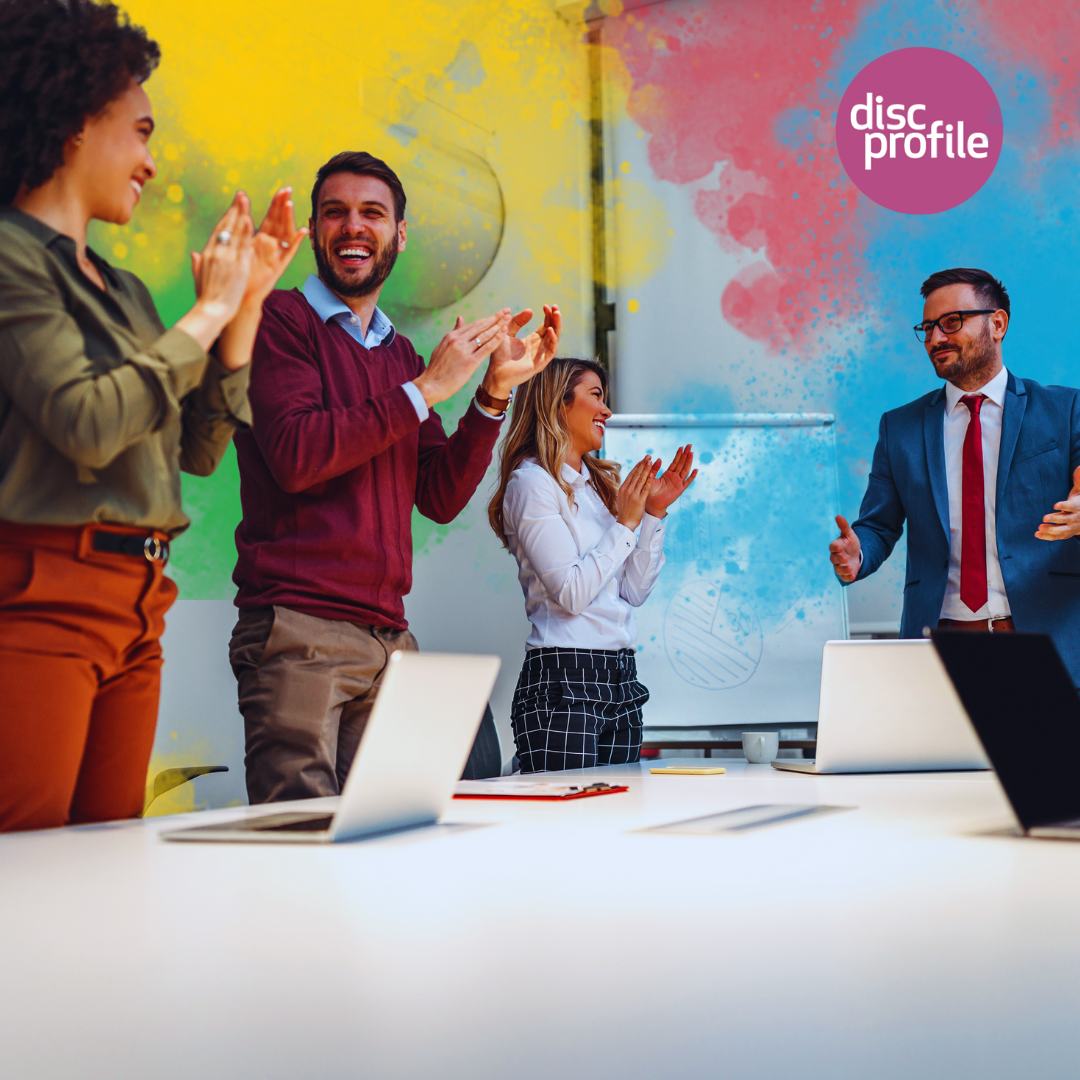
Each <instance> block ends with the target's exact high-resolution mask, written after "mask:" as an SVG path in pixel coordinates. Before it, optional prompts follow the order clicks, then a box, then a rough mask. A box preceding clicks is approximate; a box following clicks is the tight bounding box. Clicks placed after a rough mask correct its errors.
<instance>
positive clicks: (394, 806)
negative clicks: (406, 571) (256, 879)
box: [161, 652, 500, 844]
mask: <svg viewBox="0 0 1080 1080" xmlns="http://www.w3.org/2000/svg"><path fill="white" fill-rule="evenodd" d="M499 663H500V661H499V658H498V657H497V656H455V655H450V654H441V653H415V652H396V653H394V654H393V655H392V656H391V657H390V661H389V663H388V664H387V668H386V674H385V675H384V676H383V681H382V685H381V686H380V687H379V693H378V696H377V697H376V699H375V705H374V707H373V708H372V710H371V717H370V719H369V720H368V723H367V727H365V728H364V734H363V736H362V738H361V740H360V746H359V747H358V749H357V751H356V757H355V758H354V759H353V763H352V768H351V769H350V770H349V776H348V778H347V779H346V781H345V789H344V790H343V791H342V793H341V799H340V802H339V803H338V807H337V811H336V813H333V814H327V813H326V811H325V810H324V811H322V812H319V811H311V810H308V811H298V810H293V811H286V812H284V813H279V814H268V815H266V816H262V817H249V818H239V819H237V820H235V821H225V822H220V823H219V824H216V825H199V826H196V827H194V828H188V829H177V830H175V831H174V832H166V833H162V834H161V835H162V837H163V838H164V839H166V840H244V841H249V840H261V841H275V842H278V843H281V842H291V843H306V844H311V843H319V844H327V843H331V844H332V843H336V842H338V841H341V840H355V839H356V838H357V837H361V836H370V835H371V834H373V833H385V832H392V831H394V830H396V829H405V828H410V827H414V826H419V825H430V824H433V823H435V822H436V821H438V820H439V817H440V816H441V815H442V814H443V813H444V811H445V810H446V808H447V807H448V806H449V805H450V800H451V799H452V798H453V795H454V785H455V784H456V783H457V781H458V778H459V777H460V776H461V773H462V770H463V769H464V768H465V763H466V762H467V761H468V759H469V751H470V750H471V749H472V744H473V740H474V739H475V738H476V732H477V730H478V729H479V727H480V721H481V720H482V719H483V716H484V706H485V705H486V704H487V700H488V698H489V697H490V696H491V689H492V687H493V686H494V685H495V676H496V675H498V673H499Z"/></svg>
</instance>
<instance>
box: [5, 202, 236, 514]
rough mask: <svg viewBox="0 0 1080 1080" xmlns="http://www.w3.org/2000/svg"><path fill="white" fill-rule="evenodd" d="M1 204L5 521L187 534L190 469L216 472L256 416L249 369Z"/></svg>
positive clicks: (120, 275)
mask: <svg viewBox="0 0 1080 1080" xmlns="http://www.w3.org/2000/svg"><path fill="white" fill-rule="evenodd" d="M87 254H88V256H89V257H90V258H91V259H92V260H93V261H94V265H95V266H97V268H98V269H99V270H100V272H101V276H102V278H103V279H104V281H105V284H106V288H105V290H104V291H102V290H101V289H99V288H98V287H97V286H96V285H95V284H94V283H93V282H92V281H90V279H89V278H88V277H86V275H85V274H83V272H82V271H81V270H80V269H79V266H78V263H77V262H76V259H75V242H74V240H72V239H71V237H69V236H64V235H62V234H61V233H58V232H56V231H55V230H54V229H51V228H49V226H47V225H45V224H44V223H42V222H40V221H38V220H37V219H36V218H33V217H31V216H30V215H29V214H24V213H23V212H22V211H21V210H17V209H15V208H14V207H11V206H0V520H3V521H13V522H19V523H21V524H28V525H29V524H32V525H82V524H85V523H88V522H95V521H100V522H110V523H113V524H118V525H136V526H144V527H146V528H148V529H160V530H161V531H163V532H166V533H169V534H170V535H175V534H176V533H178V532H181V531H182V530H184V529H186V528H187V526H188V525H189V524H190V522H189V520H188V518H187V517H185V516H184V513H183V511H182V510H181V508H180V470H181V469H183V470H184V471H185V472H189V473H194V474H195V475H196V476H208V475H209V474H210V473H212V472H213V471H214V469H215V468H216V467H217V465H218V463H219V462H220V461H221V458H222V456H223V455H224V453H225V450H226V447H227V446H228V444H229V441H230V440H231V439H232V436H233V432H234V431H235V430H236V429H237V428H241V427H246V426H247V425H248V424H249V423H250V421H251V413H250V411H249V408H248V401H247V387H248V370H249V369H248V368H247V367H244V368H241V369H240V370H239V371H235V372H229V371H226V370H225V369H224V368H223V367H222V366H221V365H220V364H219V363H218V361H217V360H216V359H214V358H213V357H211V356H209V355H208V354H207V353H206V352H204V351H203V349H202V347H201V346H200V345H199V344H198V343H197V342H196V341H195V340H194V339H193V338H192V337H190V336H189V335H188V334H185V333H184V332H183V331H182V330H175V329H174V330H166V329H165V327H164V326H163V325H162V322H161V319H160V318H159V317H158V313H157V309H156V308H155V307H154V301H153V300H152V299H151V297H150V293H149V292H148V290H147V288H146V286H145V285H143V283H142V282H141V281H140V280H139V279H138V278H137V277H135V275H134V274H131V273H128V272H127V271H125V270H117V269H116V268H115V267H112V266H109V264H108V263H106V262H105V261H104V260H103V259H101V258H100V257H99V256H97V255H96V254H94V253H93V252H91V251H89V249H88V251H87Z"/></svg>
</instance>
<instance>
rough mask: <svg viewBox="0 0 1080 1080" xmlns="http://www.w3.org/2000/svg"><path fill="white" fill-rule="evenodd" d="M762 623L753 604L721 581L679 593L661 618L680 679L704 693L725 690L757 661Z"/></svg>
mask: <svg viewBox="0 0 1080 1080" xmlns="http://www.w3.org/2000/svg"><path fill="white" fill-rule="evenodd" d="M763 637H764V635H763V634H762V631H761V622H760V620H759V619H758V617H757V613H756V612H755V611H754V606H753V604H751V603H750V601H749V600H748V599H747V598H746V597H745V596H743V595H742V593H740V592H739V591H738V590H737V589H733V588H732V587H731V586H730V585H725V584H723V583H722V582H719V581H695V582H693V583H691V584H690V585H687V586H686V587H684V588H682V589H680V590H679V591H678V592H677V593H676V594H675V595H674V596H673V597H672V598H671V603H670V604H668V609H667V614H666V615H665V616H664V648H665V650H666V651H667V655H668V660H669V661H670V662H671V666H672V668H674V670H675V672H676V673H677V674H678V675H679V677H680V678H681V679H684V680H685V681H686V682H688V683H690V684H691V685H692V686H699V687H701V688H702V689H703V690H729V689H731V688H732V687H735V686H741V685H742V684H743V683H744V682H746V681H747V680H748V679H750V678H752V676H753V674H754V672H755V671H757V668H758V664H760V663H761V650H762V644H763Z"/></svg>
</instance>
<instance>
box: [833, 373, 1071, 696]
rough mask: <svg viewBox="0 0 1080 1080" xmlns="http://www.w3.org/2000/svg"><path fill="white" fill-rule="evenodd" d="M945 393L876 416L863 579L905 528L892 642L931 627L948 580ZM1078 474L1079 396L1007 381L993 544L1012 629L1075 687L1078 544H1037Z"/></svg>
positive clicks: (863, 517) (862, 515)
mask: <svg viewBox="0 0 1080 1080" xmlns="http://www.w3.org/2000/svg"><path fill="white" fill-rule="evenodd" d="M944 423H945V389H944V387H942V388H941V389H940V390H935V391H934V392H933V393H931V394H927V395H926V396H925V397H922V398H919V399H918V400H917V401H913V402H911V404H910V405H904V406H902V407H901V408H899V409H893V410H892V411H891V412H887V413H885V415H884V416H883V417H882V418H881V426H880V428H879V430H878V444H877V447H876V449H875V450H874V463H873V465H872V466H871V469H870V480H869V483H868V485H867V488H866V495H865V496H864V498H863V501H862V506H861V507H860V509H859V518H858V520H857V521H856V522H855V524H854V525H853V526H852V528H853V529H854V530H855V533H856V534H857V535H858V537H859V541H860V543H861V544H862V553H863V564H862V568H861V569H860V571H859V579H862V578H864V577H866V576H867V575H868V574H872V573H873V572H874V571H875V570H876V569H877V568H878V567H879V566H880V565H881V564H882V563H883V562H884V561H885V560H886V559H887V558H888V557H889V555H890V553H891V552H892V549H893V547H894V546H895V544H896V541H897V540H899V539H900V535H901V533H902V531H903V528H904V519H905V518H906V519H907V523H908V546H907V575H906V577H905V579H904V580H905V584H904V613H903V616H902V618H901V621H900V636H901V637H905V638H914V637H920V636H921V635H922V629H923V627H924V626H930V627H936V626H937V624H938V619H939V618H940V617H941V605H942V603H943V602H944V600H945V586H946V584H947V582H948V577H949V488H948V482H947V480H946V477H945V444H944V438H943V432H944ZM1077 465H1080V390H1074V389H1072V388H1071V387H1067V386H1040V385H1039V384H1038V383H1037V382H1032V381H1031V380H1030V379H1017V378H1016V377H1015V376H1014V375H1013V374H1012V373H1011V372H1010V373H1009V381H1008V385H1007V387H1006V390H1005V407H1004V410H1003V416H1002V421H1001V450H1000V454H999V457H998V474H997V542H998V558H999V560H1000V562H1001V574H1002V577H1003V578H1004V579H1005V593H1006V595H1007V596H1008V598H1009V606H1010V608H1011V609H1012V616H1013V621H1014V622H1015V623H1016V629H1017V630H1023V631H1031V632H1039V633H1044V634H1049V635H1050V636H1051V637H1052V638H1053V639H1054V644H1055V645H1056V646H1057V649H1058V652H1059V653H1061V658H1062V659H1063V660H1064V661H1065V665H1066V666H1067V667H1068V669H1069V671H1070V672H1071V673H1072V675H1073V680H1074V681H1075V683H1076V685H1077V686H1080V537H1072V538H1071V539H1068V540H1054V541H1047V540H1037V539H1036V538H1035V530H1036V529H1037V528H1038V527H1039V523H1040V522H1041V521H1042V518H1043V514H1048V513H1050V512H1051V510H1052V509H1053V506H1054V503H1056V502H1060V501H1061V500H1062V499H1064V498H1066V497H1067V496H1068V494H1069V491H1070V489H1071V488H1072V472H1073V469H1075V468H1076V466H1077Z"/></svg>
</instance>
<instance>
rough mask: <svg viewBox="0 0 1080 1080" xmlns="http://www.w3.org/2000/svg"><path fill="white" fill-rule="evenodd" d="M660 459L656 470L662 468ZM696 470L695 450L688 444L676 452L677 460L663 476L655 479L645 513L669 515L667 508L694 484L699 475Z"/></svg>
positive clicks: (646, 502)
mask: <svg viewBox="0 0 1080 1080" xmlns="http://www.w3.org/2000/svg"><path fill="white" fill-rule="evenodd" d="M660 464H661V463H660V461H659V459H658V460H657V462H656V469H657V470H658V469H659V468H660ZM693 468H694V448H693V447H692V446H691V445H690V444H689V443H687V444H686V445H685V446H680V447H679V449H678V450H676V451H675V460H674V461H673V462H672V463H671V464H670V465H669V466H668V467H667V469H666V470H665V472H664V475H663V476H660V477H655V476H654V478H653V483H652V490H651V491H650V492H649V497H648V498H647V499H646V500H645V513H646V514H650V515H651V516H652V517H656V518H662V517H665V516H666V515H667V508H668V507H669V506H670V505H671V504H672V503H673V502H674V501H675V500H676V499H677V498H678V497H679V496H680V495H681V494H682V493H683V492H684V491H685V490H686V489H687V488H688V487H689V486H690V485H691V484H692V483H693V482H694V479H695V477H696V476H697V474H698V471H697V469H694V471H693V472H691V471H690V470H691V469H693Z"/></svg>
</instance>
